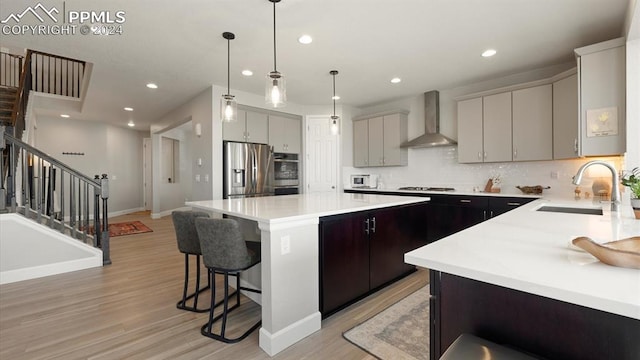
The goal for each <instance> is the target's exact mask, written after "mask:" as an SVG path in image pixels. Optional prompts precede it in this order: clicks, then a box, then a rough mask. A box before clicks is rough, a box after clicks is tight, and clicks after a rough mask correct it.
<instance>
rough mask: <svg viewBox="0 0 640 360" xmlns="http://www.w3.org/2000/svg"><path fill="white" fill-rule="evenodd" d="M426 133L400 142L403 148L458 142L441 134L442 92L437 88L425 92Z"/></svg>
mask: <svg viewBox="0 0 640 360" xmlns="http://www.w3.org/2000/svg"><path fill="white" fill-rule="evenodd" d="M424 121H425V125H424V126H425V129H424V130H425V131H424V135H420V136H418V137H417V138H415V139H413V140H410V141H407V142H405V143H403V144H400V147H402V148H426V147H436V146H447V145H455V144H457V143H456V142H455V141H454V140H452V139H449V138H448V137H446V136H444V135H442V134H440V93H439V92H438V91H437V90H433V91H428V92H426V93H424Z"/></svg>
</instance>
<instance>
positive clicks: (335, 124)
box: [331, 115, 340, 135]
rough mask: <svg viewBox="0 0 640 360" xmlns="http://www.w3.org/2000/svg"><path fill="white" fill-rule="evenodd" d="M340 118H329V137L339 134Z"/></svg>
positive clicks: (334, 116) (333, 116)
mask: <svg viewBox="0 0 640 360" xmlns="http://www.w3.org/2000/svg"><path fill="white" fill-rule="evenodd" d="M339 121H340V117H338V116H336V115H332V116H331V135H338V133H339V132H340V124H339Z"/></svg>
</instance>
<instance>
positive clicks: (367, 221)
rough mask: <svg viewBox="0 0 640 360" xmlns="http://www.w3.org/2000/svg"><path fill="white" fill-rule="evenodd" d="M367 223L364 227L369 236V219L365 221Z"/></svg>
mask: <svg viewBox="0 0 640 360" xmlns="http://www.w3.org/2000/svg"><path fill="white" fill-rule="evenodd" d="M364 223H365V227H364V232H365V233H367V235H368V234H369V219H367V220H365V221H364Z"/></svg>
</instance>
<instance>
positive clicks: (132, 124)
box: [127, 120, 136, 127]
mask: <svg viewBox="0 0 640 360" xmlns="http://www.w3.org/2000/svg"><path fill="white" fill-rule="evenodd" d="M127 125H129V127H134V126H136V124H134V123H133V120H129V122H128V123H127Z"/></svg>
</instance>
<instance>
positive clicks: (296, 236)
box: [186, 192, 429, 356]
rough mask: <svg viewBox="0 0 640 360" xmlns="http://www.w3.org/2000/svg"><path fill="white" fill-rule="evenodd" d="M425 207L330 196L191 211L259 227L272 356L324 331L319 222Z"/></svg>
mask: <svg viewBox="0 0 640 360" xmlns="http://www.w3.org/2000/svg"><path fill="white" fill-rule="evenodd" d="M426 201H429V198H425V197H407V196H389V195H367V194H342V193H333V192H331V193H313V194H298V195H285V196H267V197H255V198H240V199H225V200H207V201H192V202H187V203H186V205H187V206H191V207H193V208H196V209H200V210H204V211H208V212H214V213H218V214H226V215H230V216H234V217H239V218H242V219H248V220H253V221H256V222H257V223H258V228H259V229H260V234H261V235H260V238H261V240H260V241H261V251H262V261H261V264H260V271H261V275H260V279H261V284H260V287H261V289H262V294H261V301H260V302H261V305H262V328H261V329H260V337H259V342H260V347H261V348H262V349H263V350H264V351H265V352H266V353H267V354H269V355H270V356H273V355H275V354H277V353H279V352H280V351H282V350H284V349H285V348H287V347H289V346H291V345H293V344H295V343H296V342H298V341H300V340H301V339H303V338H305V337H307V336H309V335H311V334H312V333H314V332H316V331H318V330H320V327H321V313H320V273H319V261H320V254H319V245H318V244H319V239H318V225H319V223H320V217H323V216H329V215H337V214H344V213H350V212H357V211H367V210H373V209H380V208H387V207H393V206H401V205H408V204H416V203H422V202H426ZM251 285H254V284H250V286H251Z"/></svg>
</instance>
